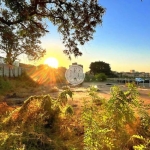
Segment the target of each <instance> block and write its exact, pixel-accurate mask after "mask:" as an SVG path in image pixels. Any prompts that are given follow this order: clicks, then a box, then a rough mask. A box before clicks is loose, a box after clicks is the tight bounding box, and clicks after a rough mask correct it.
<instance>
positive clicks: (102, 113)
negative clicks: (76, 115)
mask: <svg viewBox="0 0 150 150" xmlns="http://www.w3.org/2000/svg"><path fill="white" fill-rule="evenodd" d="M96 91H97V88H96V87H94V86H92V87H90V89H89V91H88V92H89V95H90V96H91V101H90V102H87V101H85V104H84V110H83V123H84V131H85V134H84V144H85V150H86V149H88V150H94V149H95V150H97V149H99V150H107V149H108V150H110V149H111V150H120V149H122V150H125V149H127V148H129V147H132V148H134V149H136V148H137V147H140V148H143V147H147V146H145V144H144V145H143V143H141V142H139V143H138V146H137V145H136V146H134V144H133V143H132V144H130V143H128V141H130V137H131V136H133V135H135V134H136V133H138V131H140V130H139V129H142V131H143V132H144V133H145V132H146V131H149V126H148V123H149V122H148V120H149V119H148V118H149V115H148V113H147V112H146V110H145V109H146V108H148V107H147V106H145V105H144V104H143V102H142V101H141V100H139V97H138V92H137V89H136V87H135V86H134V84H128V89H127V90H126V91H122V90H121V89H120V87H118V86H114V87H112V89H111V93H110V94H111V97H110V99H109V100H106V99H103V98H101V97H98V96H97V92H96ZM97 99H98V100H99V101H101V104H100V105H97V104H96V103H95V102H96V101H97ZM141 116H142V117H143V118H144V120H145V121H144V122H143V121H139V117H141ZM147 119H148V120H147ZM136 121H138V124H135V122H136ZM144 123H145V124H144ZM141 126H142V128H141ZM144 127H145V129H144ZM131 131H132V132H131ZM139 134H140V132H139ZM139 136H140V135H139ZM145 138H146V140H145V141H144V142H146V144H147V143H148V141H149V138H148V137H147V136H146V135H145Z"/></svg>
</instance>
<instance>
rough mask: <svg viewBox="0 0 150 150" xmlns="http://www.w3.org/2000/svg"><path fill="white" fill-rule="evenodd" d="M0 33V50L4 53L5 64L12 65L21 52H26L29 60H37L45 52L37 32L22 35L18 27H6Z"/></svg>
mask: <svg viewBox="0 0 150 150" xmlns="http://www.w3.org/2000/svg"><path fill="white" fill-rule="evenodd" d="M35 31H37V29H36V30H35ZM0 35H1V37H0V43H1V45H0V51H1V52H3V53H5V54H6V58H5V62H6V63H7V64H10V65H12V64H13V62H14V61H15V60H16V59H17V57H18V56H19V55H21V54H26V55H27V56H28V58H29V59H30V60H37V59H39V58H41V57H42V56H44V54H45V52H46V51H45V50H44V49H43V48H41V46H40V40H39V33H38V32H33V33H32V34H30V33H28V34H27V33H26V35H24V34H23V33H22V30H20V29H18V28H14V27H6V28H5V29H3V32H1V33H0ZM40 36H41V35H40Z"/></svg>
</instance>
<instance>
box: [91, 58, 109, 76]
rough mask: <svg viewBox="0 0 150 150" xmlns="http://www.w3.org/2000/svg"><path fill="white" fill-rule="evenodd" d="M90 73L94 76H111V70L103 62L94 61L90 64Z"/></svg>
mask: <svg viewBox="0 0 150 150" xmlns="http://www.w3.org/2000/svg"><path fill="white" fill-rule="evenodd" d="M89 68H90V72H91V73H93V74H94V75H95V74H98V73H104V74H106V75H110V74H111V68H110V65H109V64H108V63H105V62H103V61H95V62H92V63H91V64H90V67H89Z"/></svg>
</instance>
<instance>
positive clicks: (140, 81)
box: [135, 78, 144, 83]
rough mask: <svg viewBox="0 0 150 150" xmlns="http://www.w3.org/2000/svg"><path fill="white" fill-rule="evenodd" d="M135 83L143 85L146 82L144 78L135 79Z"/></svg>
mask: <svg viewBox="0 0 150 150" xmlns="http://www.w3.org/2000/svg"><path fill="white" fill-rule="evenodd" d="M135 81H136V82H138V83H142V82H144V79H142V78H135Z"/></svg>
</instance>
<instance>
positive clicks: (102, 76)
mask: <svg viewBox="0 0 150 150" xmlns="http://www.w3.org/2000/svg"><path fill="white" fill-rule="evenodd" d="M95 79H96V81H106V80H107V76H106V75H105V74H104V73H99V74H96V75H95Z"/></svg>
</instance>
